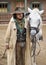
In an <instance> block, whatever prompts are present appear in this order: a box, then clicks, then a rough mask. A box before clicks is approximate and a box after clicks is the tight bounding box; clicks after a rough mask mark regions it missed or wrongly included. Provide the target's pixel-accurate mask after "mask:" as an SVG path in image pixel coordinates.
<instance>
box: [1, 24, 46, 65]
mask: <svg viewBox="0 0 46 65" xmlns="http://www.w3.org/2000/svg"><path fill="white" fill-rule="evenodd" d="M6 29H7V25H5V24H4V25H0V65H7V63H6V58H2V59H1V57H2V55H3V53H4V51H5V42H4V38H5V33H6ZM40 47H41V52H40V54H39V55H38V56H37V57H36V61H37V65H46V25H43V41H40Z"/></svg>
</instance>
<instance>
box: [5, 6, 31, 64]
mask: <svg viewBox="0 0 46 65" xmlns="http://www.w3.org/2000/svg"><path fill="white" fill-rule="evenodd" d="M12 15H13V16H12V18H11V19H10V22H9V25H8V28H7V32H6V36H5V43H6V48H7V65H31V58H30V50H29V46H30V45H29V43H28V44H27V43H26V29H27V21H26V19H25V18H24V11H22V9H21V8H20V7H17V8H16V9H15V11H14V12H13V13H12ZM28 39H29V38H28ZM27 41H28V40H27ZM27 48H28V50H27Z"/></svg>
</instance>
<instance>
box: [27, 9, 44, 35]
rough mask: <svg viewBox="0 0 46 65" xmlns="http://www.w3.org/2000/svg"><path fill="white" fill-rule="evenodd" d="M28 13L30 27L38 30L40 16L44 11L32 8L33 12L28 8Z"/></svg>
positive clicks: (40, 20)
mask: <svg viewBox="0 0 46 65" xmlns="http://www.w3.org/2000/svg"><path fill="white" fill-rule="evenodd" d="M28 12H29V13H30V14H29V16H28V21H29V23H30V27H33V28H34V29H35V28H38V27H39V26H40V24H41V22H42V18H41V14H42V13H43V12H44V10H41V11H40V10H39V9H38V8H34V9H33V10H31V9H30V8H28ZM34 32H35V31H34ZM34 32H33V34H34Z"/></svg>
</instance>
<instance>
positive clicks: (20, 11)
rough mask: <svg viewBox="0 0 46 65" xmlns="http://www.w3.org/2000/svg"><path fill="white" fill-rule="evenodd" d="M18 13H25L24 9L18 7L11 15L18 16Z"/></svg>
mask: <svg viewBox="0 0 46 65" xmlns="http://www.w3.org/2000/svg"><path fill="white" fill-rule="evenodd" d="M16 13H25V11H24V10H23V9H22V8H20V7H17V8H16V9H15V11H14V12H12V13H11V14H16Z"/></svg>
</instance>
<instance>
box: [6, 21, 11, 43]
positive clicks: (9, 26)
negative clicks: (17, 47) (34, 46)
mask: <svg viewBox="0 0 46 65" xmlns="http://www.w3.org/2000/svg"><path fill="white" fill-rule="evenodd" d="M10 36H11V21H10V22H9V24H8V27H7V31H6V35H5V43H9V41H10Z"/></svg>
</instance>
